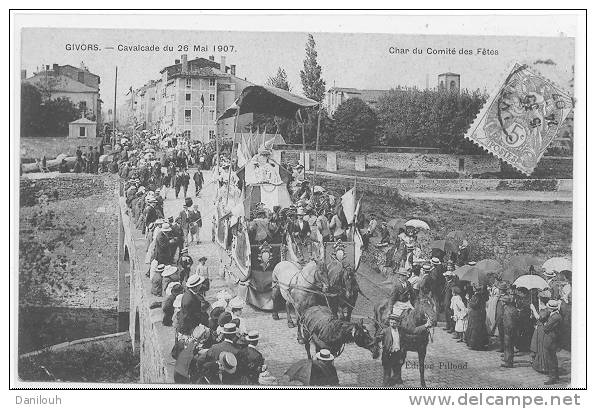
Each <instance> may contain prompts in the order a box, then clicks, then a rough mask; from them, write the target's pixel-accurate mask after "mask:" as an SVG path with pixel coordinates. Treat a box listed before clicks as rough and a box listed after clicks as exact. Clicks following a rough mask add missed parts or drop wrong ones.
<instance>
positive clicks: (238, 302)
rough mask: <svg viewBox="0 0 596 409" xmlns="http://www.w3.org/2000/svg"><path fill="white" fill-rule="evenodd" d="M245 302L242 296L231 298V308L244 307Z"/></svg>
mask: <svg viewBox="0 0 596 409" xmlns="http://www.w3.org/2000/svg"><path fill="white" fill-rule="evenodd" d="M244 306H245V302H244V301H243V300H242V299H241V298H240V297H234V298H232V300H230V308H231V309H239V308H244Z"/></svg>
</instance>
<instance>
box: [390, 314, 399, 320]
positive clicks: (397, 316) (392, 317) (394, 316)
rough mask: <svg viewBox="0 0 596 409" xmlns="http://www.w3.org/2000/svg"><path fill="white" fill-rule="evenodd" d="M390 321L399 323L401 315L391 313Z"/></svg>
mask: <svg viewBox="0 0 596 409" xmlns="http://www.w3.org/2000/svg"><path fill="white" fill-rule="evenodd" d="M389 319H390V320H396V321H397V320H399V315H397V314H394V313H391V314H389Z"/></svg>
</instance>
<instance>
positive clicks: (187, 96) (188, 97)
mask: <svg viewBox="0 0 596 409" xmlns="http://www.w3.org/2000/svg"><path fill="white" fill-rule="evenodd" d="M186 100H187V101H190V92H187V93H186Z"/></svg>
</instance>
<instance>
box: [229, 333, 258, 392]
mask: <svg viewBox="0 0 596 409" xmlns="http://www.w3.org/2000/svg"><path fill="white" fill-rule="evenodd" d="M244 339H245V341H246V343H247V344H248V346H247V347H246V348H243V349H241V350H240V351H239V352H238V354H237V355H236V359H237V360H238V375H239V376H240V382H241V383H242V384H248V385H258V383H259V375H260V374H261V372H262V370H263V365H264V364H265V359H264V358H263V355H262V354H261V353H260V352H259V351H258V350H257V344H258V343H259V339H261V337H260V335H259V332H258V331H255V330H252V331H249V332H248V334H246V337H245V338H244Z"/></svg>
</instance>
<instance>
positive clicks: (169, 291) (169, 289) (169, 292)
mask: <svg viewBox="0 0 596 409" xmlns="http://www.w3.org/2000/svg"><path fill="white" fill-rule="evenodd" d="M176 286H182V284H180V283H179V282H178V281H172V282H171V283H169V284H168V286H167V287H166V295H167V296H168V297H169V296H170V295H172V290H173V289H174V287H176Z"/></svg>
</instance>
